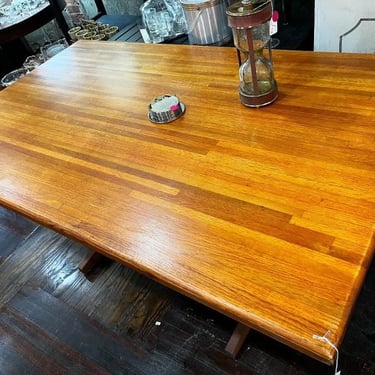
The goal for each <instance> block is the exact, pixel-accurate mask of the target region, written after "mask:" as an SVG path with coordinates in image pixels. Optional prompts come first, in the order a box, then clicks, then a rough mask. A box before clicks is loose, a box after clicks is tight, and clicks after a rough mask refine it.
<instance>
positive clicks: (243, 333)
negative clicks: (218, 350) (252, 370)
mask: <svg viewBox="0 0 375 375" xmlns="http://www.w3.org/2000/svg"><path fill="white" fill-rule="evenodd" d="M249 332H250V328H249V327H247V326H245V325H244V324H242V323H237V326H236V328H235V329H234V331H233V333H232V336H231V337H230V339H229V341H228V344H227V346H226V347H225V350H226V351H227V352H228V353H230V354H231V355H232V356H233V357H236V356H237V354H238V352H239V351H240V349H241V347H242V345H243V343H244V341H245V340H246V337H247V335H248V334H249Z"/></svg>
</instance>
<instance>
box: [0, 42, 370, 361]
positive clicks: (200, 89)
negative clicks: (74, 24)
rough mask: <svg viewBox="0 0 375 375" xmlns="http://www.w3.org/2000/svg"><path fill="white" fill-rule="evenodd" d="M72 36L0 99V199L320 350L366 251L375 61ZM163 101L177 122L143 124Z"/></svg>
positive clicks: (344, 307) (339, 334)
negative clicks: (268, 60) (257, 101)
mask: <svg viewBox="0 0 375 375" xmlns="http://www.w3.org/2000/svg"><path fill="white" fill-rule="evenodd" d="M274 68H275V77H276V80H277V82H278V86H279V91H280V96H279V99H278V100H277V101H276V102H275V103H274V104H272V105H270V106H268V107H264V108H261V109H251V108H246V107H244V106H243V105H241V104H240V101H239V97H238V85H239V81H238V67H237V59H236V51H235V49H234V48H231V47H221V48H216V47H203V46H181V45H152V44H132V43H118V42H117V43H116V42H95V41H80V42H77V43H76V44H74V45H73V46H71V47H69V48H68V49H66V50H64V51H63V52H61V53H60V54H59V55H57V56H55V57H54V58H53V59H51V60H49V61H48V62H46V63H45V64H44V65H42V66H40V67H39V68H37V69H36V70H34V71H33V72H32V73H31V74H29V75H27V76H26V77H24V78H23V79H21V80H20V81H18V82H17V83H15V84H14V85H12V86H10V87H8V88H7V89H5V90H3V91H2V92H1V93H0V115H1V123H0V203H1V204H3V205H5V206H7V207H8V208H11V209H13V210H15V211H17V212H20V213H22V214H24V215H27V216H29V217H31V218H32V219H34V220H36V221H38V222H40V223H42V224H43V225H46V226H48V227H51V228H53V229H55V230H56V231H59V232H61V233H63V234H65V235H67V236H69V237H72V238H74V239H76V240H79V241H81V242H83V243H84V244H87V245H89V246H91V247H92V248H93V249H95V250H96V251H98V252H100V253H103V254H105V255H107V256H109V257H111V258H113V259H115V260H117V261H119V262H121V263H123V264H125V265H128V266H130V267H133V268H135V269H137V270H139V271H140V272H142V273H144V274H146V275H148V276H150V277H152V278H153V279H156V280H157V281H159V282H161V283H163V284H165V285H167V286H169V287H171V288H173V289H175V290H177V291H179V292H181V293H183V294H185V295H187V296H189V297H191V298H193V299H195V300H197V301H199V302H201V303H203V304H206V305H208V306H210V307H211V308H213V309H216V310H218V311H220V312H222V313H223V314H225V315H227V316H229V317H232V318H234V319H235V320H237V321H238V322H241V323H243V324H246V325H247V326H249V327H251V328H254V329H256V330H258V331H260V332H263V333H264V334H266V335H269V336H271V337H273V338H275V339H277V340H279V341H281V342H283V343H285V344H287V345H289V346H291V347H293V348H295V349H298V350H300V351H302V352H304V353H306V354H308V355H309V356H312V357H314V358H316V359H318V360H320V361H323V362H326V363H332V362H333V359H334V350H333V349H332V348H331V347H330V346H329V345H328V344H326V343H324V342H320V341H318V340H316V339H314V338H313V337H312V336H313V335H314V334H316V335H324V334H325V333H326V332H327V331H330V332H331V335H330V340H331V341H332V343H334V344H335V345H337V346H339V345H340V342H341V341H342V339H343V336H344V334H345V329H346V326H347V323H348V320H349V318H350V314H351V311H352V308H353V304H354V303H355V300H356V297H357V295H358V293H359V291H360V288H361V285H362V283H363V279H364V276H365V274H366V270H367V268H368V266H369V263H370V261H371V259H372V256H373V235H374V224H375V189H374V186H375V142H374V139H375V55H364V54H363V55H359V54H358V55H355V54H335V53H316V52H301V51H278V50H276V51H274ZM168 93H169V94H177V95H178V96H179V98H180V99H181V101H182V102H183V103H184V104H185V105H186V108H187V109H186V113H185V115H184V116H183V117H181V118H180V119H178V120H176V121H175V122H172V123H170V124H168V125H158V124H153V123H151V122H150V121H149V120H148V118H147V113H148V104H149V103H150V101H151V100H152V99H153V98H155V97H156V96H159V95H161V94H168Z"/></svg>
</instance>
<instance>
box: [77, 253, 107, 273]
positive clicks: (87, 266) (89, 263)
mask: <svg viewBox="0 0 375 375" xmlns="http://www.w3.org/2000/svg"><path fill="white" fill-rule="evenodd" d="M104 259H105V256H104V255H102V254H100V253H97V252H94V253H91V254H88V255H87V256H86V257H85V258H83V259H82V261H81V263H80V264H79V265H78V268H79V270H80V271H81V272H82V273H83V274H84V275H85V276H86V275H87V274H88V273H89V272H90V271H92V269H93V268H94V267H95V266H96V265H98V264H99V263H100V262H101V261H103V260H104Z"/></svg>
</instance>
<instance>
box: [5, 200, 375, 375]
mask: <svg viewBox="0 0 375 375" xmlns="http://www.w3.org/2000/svg"><path fill="white" fill-rule="evenodd" d="M88 252H90V250H89V249H87V248H85V247H84V246H82V245H80V244H78V243H76V242H74V241H71V240H69V239H67V238H65V237H63V236H61V235H59V234H57V233H55V232H53V231H51V230H49V229H47V228H44V227H41V226H38V225H37V224H35V223H33V222H31V221H29V220H27V219H25V218H23V217H22V216H20V215H17V214H15V213H13V212H11V211H9V210H7V209H5V208H3V207H1V206H0V374H1V375H3V374H4V375H9V374H15V375H19V374H38V375H39V374H152V375H156V374H257V375H258V374H259V375H260V374H267V375H272V374H274V375H283V374H288V375H297V374H298V375H302V374H313V375H326V374H327V375H328V374H333V368H331V367H328V366H326V365H323V364H321V363H318V362H316V361H314V360H312V359H310V358H308V357H306V356H304V355H302V354H300V353H298V352H295V351H294V350H292V349H290V348H287V347H286V346H284V345H282V344H279V343H277V342H275V341H273V340H272V339H269V338H267V337H265V336H263V335H261V334H259V333H257V332H251V333H250V335H249V336H248V339H247V340H246V342H245V345H244V347H243V349H242V350H241V352H240V354H239V356H238V358H237V359H236V360H234V359H232V358H231V357H230V356H229V355H228V354H227V353H226V352H225V350H224V348H225V345H226V342H227V340H228V338H229V337H230V335H231V332H232V330H233V329H234V326H235V323H234V322H233V321H232V320H230V319H228V318H226V317H224V316H222V315H220V314H218V313H216V312H214V311H212V310H210V309H208V308H206V307H204V306H202V305H200V304H198V303H196V302H194V301H192V300H190V299H188V298H185V297H183V296H181V295H179V294H177V293H175V292H173V291H171V290H169V289H167V288H165V287H163V286H161V285H158V284H156V283H155V282H153V281H151V280H149V279H147V278H146V277H143V276H142V275H139V274H137V273H135V272H134V271H132V270H130V269H128V268H126V267H123V266H121V265H120V264H116V263H114V262H112V261H109V260H108V261H105V262H103V263H102V264H101V265H100V266H98V267H96V268H95V269H94V270H93V272H92V273H91V274H90V275H89V278H85V277H84V276H83V275H82V274H81V272H80V271H79V270H78V264H79V263H80V261H81V259H82V258H83V257H84V256H85V255H86V254H87V253H88ZM374 301H375V269H374V266H373V267H372V269H371V270H370V272H369V274H368V277H367V279H366V282H365V284H364V287H363V290H362V293H361V296H360V298H359V300H358V303H357V305H356V309H355V312H354V314H353V317H352V320H351V323H350V326H349V329H348V332H347V335H346V337H345V341H344V343H343V345H342V347H341V349H340V365H339V367H340V369H341V371H342V372H341V373H342V375H344V374H345V375H370V374H371V375H373V374H374V373H375V319H374V318H375V306H374Z"/></svg>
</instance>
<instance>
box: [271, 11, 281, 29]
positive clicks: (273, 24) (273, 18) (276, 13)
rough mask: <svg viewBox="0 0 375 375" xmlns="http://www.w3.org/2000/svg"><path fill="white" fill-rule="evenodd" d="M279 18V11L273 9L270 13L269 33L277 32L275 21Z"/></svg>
mask: <svg viewBox="0 0 375 375" xmlns="http://www.w3.org/2000/svg"><path fill="white" fill-rule="evenodd" d="M278 20H279V12H278V11H277V10H275V11H274V12H273V14H272V18H271V21H270V35H274V34H276V33H277V21H278Z"/></svg>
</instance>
